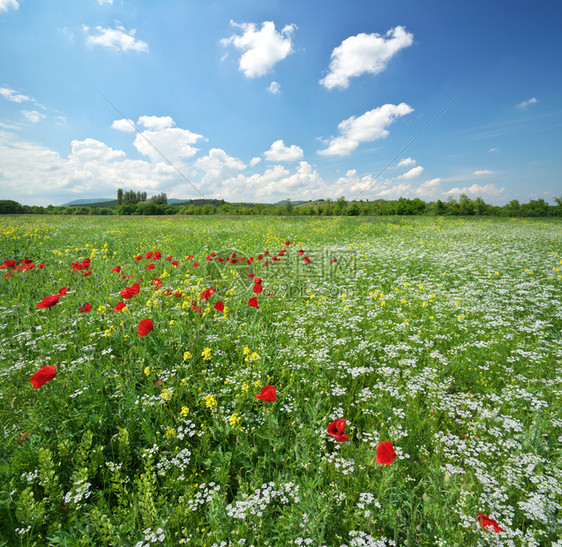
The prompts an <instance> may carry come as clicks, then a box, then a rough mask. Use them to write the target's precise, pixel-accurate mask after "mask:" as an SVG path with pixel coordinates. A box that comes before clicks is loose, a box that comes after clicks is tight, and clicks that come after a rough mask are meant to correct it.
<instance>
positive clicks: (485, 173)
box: [473, 169, 493, 177]
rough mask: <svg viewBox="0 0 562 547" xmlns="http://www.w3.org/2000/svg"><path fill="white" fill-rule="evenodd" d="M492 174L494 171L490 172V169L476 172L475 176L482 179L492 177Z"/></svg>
mask: <svg viewBox="0 0 562 547" xmlns="http://www.w3.org/2000/svg"><path fill="white" fill-rule="evenodd" d="M492 173H493V171H490V170H489V169H480V170H479V171H474V173H473V175H476V176H477V177H481V176H483V175H491V174H492Z"/></svg>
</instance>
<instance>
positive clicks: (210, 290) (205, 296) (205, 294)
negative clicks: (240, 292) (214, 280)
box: [201, 287, 215, 302]
mask: <svg viewBox="0 0 562 547" xmlns="http://www.w3.org/2000/svg"><path fill="white" fill-rule="evenodd" d="M214 292H215V289H213V287H209V288H208V289H205V290H204V291H203V292H202V293H201V301H202V302H206V301H207V300H209V298H211V296H212V295H213V293H214Z"/></svg>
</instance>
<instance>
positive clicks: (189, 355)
mask: <svg viewBox="0 0 562 547" xmlns="http://www.w3.org/2000/svg"><path fill="white" fill-rule="evenodd" d="M192 357H193V356H192V355H191V353H189V351H184V352H183V360H184V361H187V360H188V359H191V358H192Z"/></svg>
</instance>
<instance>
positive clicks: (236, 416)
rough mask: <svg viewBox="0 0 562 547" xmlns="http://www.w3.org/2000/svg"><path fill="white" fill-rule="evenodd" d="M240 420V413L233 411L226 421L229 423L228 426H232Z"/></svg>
mask: <svg viewBox="0 0 562 547" xmlns="http://www.w3.org/2000/svg"><path fill="white" fill-rule="evenodd" d="M241 420H242V418H240V414H238V413H237V412H235V413H234V414H233V415H232V416H231V417H230V418H228V423H229V424H230V427H233V428H234V427H236V426H237V425H238V424H239V423H240V421H241Z"/></svg>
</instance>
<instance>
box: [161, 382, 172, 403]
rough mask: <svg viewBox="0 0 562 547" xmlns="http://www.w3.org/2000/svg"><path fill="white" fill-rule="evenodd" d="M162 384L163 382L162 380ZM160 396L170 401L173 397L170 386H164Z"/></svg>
mask: <svg viewBox="0 0 562 547" xmlns="http://www.w3.org/2000/svg"><path fill="white" fill-rule="evenodd" d="M160 384H162V382H160ZM160 397H161V398H162V400H164V401H169V400H170V399H171V398H172V392H171V391H170V390H169V389H168V388H164V389H163V390H162V393H160Z"/></svg>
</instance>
